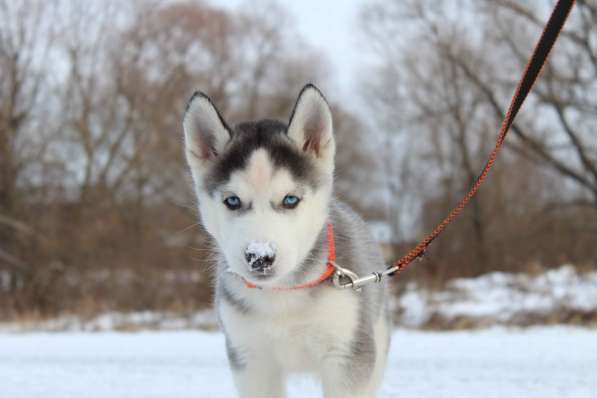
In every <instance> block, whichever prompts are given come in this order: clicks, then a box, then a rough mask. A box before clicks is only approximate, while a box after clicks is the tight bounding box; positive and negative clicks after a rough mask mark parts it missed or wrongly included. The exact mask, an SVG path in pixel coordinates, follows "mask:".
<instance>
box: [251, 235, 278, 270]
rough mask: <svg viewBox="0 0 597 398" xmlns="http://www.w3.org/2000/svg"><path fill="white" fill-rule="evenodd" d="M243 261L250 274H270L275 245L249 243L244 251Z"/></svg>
mask: <svg viewBox="0 0 597 398" xmlns="http://www.w3.org/2000/svg"><path fill="white" fill-rule="evenodd" d="M245 259H246V260H247V264H248V265H249V270H251V272H256V273H261V274H267V273H270V272H271V269H272V265H273V264H274V261H275V259H276V245H275V243H273V242H270V241H265V242H264V241H255V240H254V241H251V242H249V245H248V246H247V248H246V249H245Z"/></svg>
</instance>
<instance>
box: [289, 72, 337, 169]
mask: <svg viewBox="0 0 597 398" xmlns="http://www.w3.org/2000/svg"><path fill="white" fill-rule="evenodd" d="M288 136H289V137H290V138H291V139H292V140H293V141H294V142H295V143H296V145H297V146H298V147H299V148H300V149H301V150H303V151H305V152H307V153H309V154H311V155H313V156H315V157H316V158H319V159H322V160H325V159H327V160H333V158H334V153H335V142H334V134H333V124H332V112H331V110H330V106H329V105H328V103H327V101H326V99H325V97H324V96H323V94H322V93H321V91H319V89H318V88H317V87H315V86H314V85H312V84H307V85H306V86H305V87H303V89H302V90H301V92H300V94H299V96H298V99H297V101H296V104H295V105H294V110H293V111H292V115H291V116H290V122H289V123H288Z"/></svg>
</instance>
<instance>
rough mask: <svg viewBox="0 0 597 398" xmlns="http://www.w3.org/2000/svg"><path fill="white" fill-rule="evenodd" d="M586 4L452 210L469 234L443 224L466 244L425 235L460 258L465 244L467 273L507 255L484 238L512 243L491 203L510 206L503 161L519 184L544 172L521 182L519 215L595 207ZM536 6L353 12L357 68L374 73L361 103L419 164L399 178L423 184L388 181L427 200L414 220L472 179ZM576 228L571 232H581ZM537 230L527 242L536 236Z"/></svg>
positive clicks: (429, 221)
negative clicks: (361, 60)
mask: <svg viewBox="0 0 597 398" xmlns="http://www.w3.org/2000/svg"><path fill="white" fill-rule="evenodd" d="M594 9H595V6H594V5H593V4H592V2H589V1H584V2H581V3H579V7H578V10H577V15H573V18H572V19H571V21H570V22H569V24H568V26H567V27H566V29H565V30H564V32H563V33H562V39H561V41H560V42H559V43H558V45H557V47H556V49H555V53H554V55H553V58H552V60H551V62H550V63H549V64H548V65H547V67H546V69H545V71H544V74H543V76H542V77H541V80H540V82H539V84H538V85H537V87H536V89H535V91H534V92H533V93H532V94H531V98H530V99H529V100H528V101H527V104H526V105H525V108H524V110H523V112H521V114H520V115H519V117H518V118H517V121H516V122H515V124H514V126H513V127H512V137H510V138H509V139H508V140H507V142H506V145H507V147H508V149H509V150H510V151H509V153H508V152H506V153H504V154H503V155H502V157H501V158H500V162H499V163H498V169H497V170H496V172H495V173H494V175H496V176H495V177H493V178H494V180H493V181H491V179H490V181H489V182H488V183H486V188H484V189H483V190H482V192H481V193H480V195H479V196H478V197H477V198H476V199H475V200H474V201H473V202H472V204H471V209H469V210H468V211H467V212H466V213H465V214H464V220H463V221H462V222H464V223H468V224H469V225H470V234H469V235H466V234H465V235H462V233H463V231H462V230H460V229H458V227H453V228H452V230H454V229H456V230H457V231H459V233H460V234H461V235H460V238H462V237H463V236H466V238H465V239H466V241H467V245H466V246H462V247H458V245H457V244H456V243H455V242H448V243H445V244H444V243H441V242H440V243H436V244H435V246H436V247H437V246H438V245H439V246H441V245H443V246H444V248H443V249H441V250H439V251H440V252H441V254H440V256H445V254H446V250H452V251H453V252H454V253H455V255H456V254H458V256H459V257H460V259H463V258H466V256H467V253H468V254H470V253H474V256H472V257H470V258H469V260H465V261H464V262H465V263H468V264H470V265H469V269H470V270H471V271H472V272H473V273H475V272H479V271H481V270H482V269H487V267H489V268H492V267H493V266H492V265H490V264H491V263H493V264H494V266H500V265H499V263H500V262H501V263H502V265H501V267H503V266H504V263H506V262H510V261H511V260H508V259H509V258H510V259H512V257H513V256H512V255H511V254H509V255H507V254H505V253H504V252H499V253H498V252H496V241H497V240H498V239H499V240H508V236H507V235H508V233H506V232H505V231H510V232H509V233H510V239H509V243H508V245H514V243H513V241H514V238H513V237H514V236H517V235H520V234H519V233H518V232H513V231H515V230H514V229H512V228H513V227H512V226H511V225H507V224H508V223H507V222H506V221H505V214H504V213H502V214H501V215H500V214H496V213H495V211H494V209H495V208H496V207H500V208H502V210H504V211H505V213H506V214H508V213H511V212H512V211H513V208H510V209H509V208H504V207H503V206H501V205H498V204H499V203H501V202H503V201H504V200H505V197H507V196H510V193H509V191H510V190H511V189H514V188H513V187H509V186H508V184H503V181H502V180H500V177H499V175H504V174H505V175H508V173H510V175H514V174H515V172H510V171H509V169H508V168H512V167H522V166H521V165H522V164H524V168H526V169H527V171H526V173H527V174H526V175H525V174H523V175H516V178H522V177H524V178H526V184H527V185H528V186H530V185H533V184H535V185H537V184H536V180H537V179H539V180H540V181H545V183H544V184H543V188H542V189H543V191H541V190H540V191H535V190H533V194H535V195H537V196H535V198H534V201H533V202H532V203H531V202H527V201H526V200H524V199H519V200H521V201H524V203H526V204H527V205H529V207H528V208H527V209H526V213H527V214H525V217H526V216H527V215H528V216H529V217H531V216H530V215H531V214H533V212H535V211H536V212H538V213H537V214H539V213H540V214H545V213H544V212H545V210H544V208H545V207H546V206H549V207H551V208H553V204H554V203H559V204H560V205H562V204H570V203H574V204H581V205H584V206H589V207H592V208H593V209H595V206H594V203H597V202H595V184H596V182H597V180H596V179H595V174H594V168H595V162H596V160H597V152H596V149H597V148H596V147H594V146H592V145H591V144H590V142H591V141H590V138H589V135H590V133H591V127H590V126H591V125H594V124H595V122H596V120H597V114H596V113H595V104H594V97H595V95H594V94H595V90H596V89H597V87H596V86H595V81H597V80H596V79H595V68H594V62H593V61H594V59H595V51H596V50H595V48H594V45H593V43H594V37H595V35H596V34H597V30H596V29H595V27H596V26H597V25H596V24H595V23H594V22H595V20H594V18H595V13H594V11H593V12H591V10H594ZM547 11H548V7H547V5H546V4H543V5H541V6H539V4H537V3H533V2H529V3H523V4H520V3H518V2H511V1H507V0H504V1H497V2H489V1H487V2H482V3H479V2H468V1H463V2H459V3H458V6H457V7H456V6H455V5H454V4H453V3H451V2H427V1H424V2H414V1H413V2H398V1H395V2H376V3H373V4H372V5H369V6H367V7H365V8H364V9H363V12H362V16H361V21H362V30H363V32H364V35H365V38H366V40H367V45H368V46H369V48H370V51H371V52H372V54H375V55H376V57H374V58H373V60H374V61H373V62H372V65H370V66H369V67H370V68H371V69H373V72H372V73H370V74H369V76H374V78H370V79H368V80H367V81H364V82H363V85H364V87H365V89H366V91H367V92H368V94H369V96H368V103H369V105H370V106H371V107H372V109H373V110H374V111H375V112H376V114H377V115H379V116H380V120H381V126H382V128H383V129H385V130H386V131H389V132H397V133H398V136H399V137H400V136H402V139H403V140H404V141H406V142H408V150H404V151H403V152H402V153H401V155H402V157H403V158H404V159H411V161H410V163H411V164H415V165H421V166H424V167H411V168H410V169H409V170H410V171H411V172H412V173H413V175H412V176H410V178H407V179H406V180H407V181H424V182H422V183H421V182H419V183H417V184H411V185H405V184H404V183H403V184H402V185H401V186H400V187H401V189H402V190H406V191H407V192H409V193H408V194H404V195H411V196H413V197H415V198H419V200H421V199H422V200H423V202H424V201H425V200H426V201H428V205H426V206H423V207H422V210H423V212H422V216H423V220H426V222H425V223H424V224H423V225H425V226H426V228H425V229H428V228H430V227H432V226H433V225H434V223H435V222H437V221H438V219H439V218H440V217H441V216H442V215H443V214H444V213H445V212H446V211H447V210H448V209H449V208H450V206H451V205H453V204H454V203H455V202H456V200H457V199H458V197H459V196H461V195H462V193H464V192H465V190H466V189H467V188H468V187H469V186H470V184H471V183H472V182H473V181H474V179H475V178H476V174H477V173H478V171H479V170H480V169H481V167H482V165H483V162H484V161H485V156H486V154H487V153H488V150H489V147H490V146H491V145H492V142H493V141H494V138H495V134H496V131H497V126H498V125H499V122H500V120H501V118H502V116H503V112H504V110H505V107H506V105H507V101H508V100H509V97H510V95H511V93H512V90H513V88H514V86H515V84H516V81H517V79H518V77H519V76H520V73H521V71H522V69H523V66H524V63H525V62H526V59H527V57H528V54H530V50H531V48H532V44H533V42H534V40H536V37H538V34H539V33H540V29H541V28H542V25H543V23H544V22H542V21H544V20H545V17H546V13H547ZM404 137H408V139H406V138H404ZM520 157H522V159H524V162H523V161H521V160H520ZM528 162H531V163H530V164H529V163H528ZM533 164H534V166H532V165H533ZM421 169H424V170H425V172H424V173H421V172H420V170H421ZM434 170H435V171H434ZM392 173H393V174H394V175H397V174H398V171H397V170H393V171H392ZM553 176H559V178H560V185H561V184H562V183H566V182H570V183H569V184H566V185H565V188H563V189H560V190H553V188H551V189H550V188H547V187H548V186H551V185H550V184H548V183H547V181H550V180H552V179H553ZM510 178H512V177H510ZM533 179H535V180H533ZM513 185H514V184H513ZM539 185H541V184H539ZM498 186H501V187H502V188H503V189H501V190H498V189H496V187H498ZM517 193H518V197H519V198H520V197H524V196H526V195H527V194H528V195H530V192H525V191H524V190H523V191H519V192H517ZM442 197H443V198H444V199H441V200H440V199H439V198H442ZM442 203H444V204H443V205H442ZM513 207H514V206H513ZM438 208H439V209H440V211H434V209H438ZM579 211H580V210H579ZM580 212H581V213H582V211H580ZM511 214H514V213H511ZM550 214H551V215H550V217H555V216H554V214H553V213H550ZM579 214H580V213H579ZM568 216H569V215H568ZM592 217H593V218H594V217H595V216H592ZM531 219H533V217H531ZM579 219H582V217H581V218H579ZM518 221H521V219H519V220H518ZM529 221H530V220H529ZM533 222H536V220H535V221H533ZM497 226H499V227H497ZM498 231H499V232H498ZM535 232H536V233H537V234H540V232H537V231H535ZM541 233H545V231H544V232H541ZM578 233H580V234H581V237H582V238H581V239H583V240H584V239H589V237H590V235H586V232H583V233H581V232H580V230H579V232H578ZM498 234H499V235H498ZM537 236H538V235H537ZM542 236H543V238H538V239H544V240H548V239H547V238H546V236H545V235H542ZM448 239H449V238H448ZM549 239H551V238H549ZM564 246H565V245H562V246H558V247H560V249H561V250H564V251H567V252H572V246H570V245H569V246H566V247H564ZM542 248H543V249H545V250H548V249H547V248H546V246H542ZM539 253H540V251H537V252H536V255H538V254H539ZM515 256H519V257H518V259H516V260H514V262H518V263H521V262H524V261H529V257H528V256H527V255H526V254H524V253H523V252H522V250H521V252H520V253H518V254H516V255H515ZM472 261H476V262H478V263H479V264H477V265H475V264H474V263H473V262H472ZM474 270H476V271H474ZM469 273H470V271H469Z"/></svg>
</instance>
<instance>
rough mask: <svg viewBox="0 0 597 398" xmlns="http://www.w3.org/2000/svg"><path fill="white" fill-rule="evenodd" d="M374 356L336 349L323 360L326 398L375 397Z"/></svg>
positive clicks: (322, 375) (322, 377)
mask: <svg viewBox="0 0 597 398" xmlns="http://www.w3.org/2000/svg"><path fill="white" fill-rule="evenodd" d="M374 362H375V361H374V357H373V356H371V355H364V356H362V357H358V356H357V357H355V356H354V352H351V351H350V350H346V349H334V350H332V351H330V352H329V353H328V355H326V358H325V359H324V361H323V366H322V373H321V381H322V387H323V396H324V397H325V398H373V397H375V391H376V389H377V384H378V383H377V381H378V380H376V379H377V378H376V377H375V374H374V369H375V363H374Z"/></svg>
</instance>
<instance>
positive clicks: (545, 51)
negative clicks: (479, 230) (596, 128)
mask: <svg viewBox="0 0 597 398" xmlns="http://www.w3.org/2000/svg"><path fill="white" fill-rule="evenodd" d="M573 6H574V0H559V1H558V2H557V4H556V5H555V7H554V9H553V11H552V13H551V16H550V17H549V21H548V22H547V24H546V25H545V28H544V30H543V33H542V34H541V37H540V38H539V41H538V42H537V44H536V45H535V49H534V50H533V53H532V55H531V57H530V58H529V61H528V62H527V64H526V67H525V70H524V73H523V74H522V77H521V79H520V81H519V82H518V86H517V87H516V90H515V91H514V95H513V96H512V100H511V102H510V106H509V107H508V111H507V112H506V116H505V117H504V120H503V122H502V126H501V128H500V131H499V134H498V137H497V141H496V144H495V147H494V148H493V150H492V151H491V153H490V155H489V159H488V160H487V163H486V164H485V167H483V170H482V171H481V174H480V175H479V177H477V180H476V181H475V182H474V184H473V186H472V187H471V188H470V190H469V191H468V192H467V193H466V195H464V197H463V198H462V199H461V200H460V202H458V204H457V205H456V207H454V208H453V209H452V211H450V213H449V214H448V216H447V217H446V218H444V219H443V220H442V222H440V223H439V224H438V225H437V227H435V229H433V231H431V233H430V234H429V235H427V236H426V237H425V238H423V240H421V242H419V244H417V245H416V246H415V247H414V248H413V249H412V250H410V251H409V252H408V253H406V254H405V255H404V256H403V257H402V258H400V259H399V260H397V261H396V262H395V263H394V264H393V265H392V266H390V267H389V268H388V269H387V271H386V272H384V273H383V275H384V276H385V275H394V274H396V273H400V272H401V271H403V270H404V269H405V268H406V267H407V266H408V265H409V264H410V263H412V262H413V260H415V259H416V258H419V257H422V256H423V255H424V254H425V250H427V248H428V247H429V245H430V244H431V242H433V240H434V239H435V238H437V237H438V236H439V234H441V233H442V232H443V231H444V230H445V229H446V227H447V226H448V225H449V224H450V223H451V222H452V221H454V219H455V218H456V217H458V215H459V214H460V213H461V212H462V209H464V207H465V206H466V205H467V204H468V203H469V202H470V201H471V199H472V198H473V196H475V194H476V193H477V191H478V190H479V187H480V186H481V184H482V183H483V181H485V179H486V178H487V175H488V174H489V171H490V170H491V168H492V167H493V164H494V163H495V160H496V158H497V155H498V153H499V152H500V149H501V148H502V144H503V143H504V139H505V138H506V134H508V130H509V129H510V126H511V125H512V122H513V121H514V118H515V117H516V115H517V113H518V111H519V110H520V107H521V106H522V104H523V103H524V100H525V99H526V97H527V95H528V94H529V92H530V91H531V89H532V88H533V85H534V83H535V81H536V80H537V77H538V76H539V73H540V72H541V69H542V68H543V66H544V65H545V63H546V61H547V58H548V57H549V53H550V51H551V49H552V47H553V45H554V43H555V42H556V40H557V39H558V36H559V34H560V31H561V30H562V27H563V26H564V24H565V23H566V19H568V15H569V14H570V10H571V9H572V7H573Z"/></svg>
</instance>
